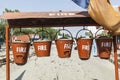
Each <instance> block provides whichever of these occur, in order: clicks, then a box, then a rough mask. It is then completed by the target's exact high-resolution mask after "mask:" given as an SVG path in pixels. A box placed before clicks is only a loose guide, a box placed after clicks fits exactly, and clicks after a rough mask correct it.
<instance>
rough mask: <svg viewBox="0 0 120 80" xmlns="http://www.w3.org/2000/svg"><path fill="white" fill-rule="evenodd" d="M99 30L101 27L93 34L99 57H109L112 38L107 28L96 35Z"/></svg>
mask: <svg viewBox="0 0 120 80" xmlns="http://www.w3.org/2000/svg"><path fill="white" fill-rule="evenodd" d="M100 30H103V28H101V29H99V30H98V31H97V32H96V34H95V37H96V39H95V41H96V44H97V51H98V55H99V57H100V58H101V59H109V58H110V54H111V50H112V42H113V39H112V38H111V36H110V34H109V32H108V31H107V30H103V32H102V34H103V33H104V35H102V36H100V34H99V35H97V33H98V32H99V31H100ZM98 36H99V37H98Z"/></svg>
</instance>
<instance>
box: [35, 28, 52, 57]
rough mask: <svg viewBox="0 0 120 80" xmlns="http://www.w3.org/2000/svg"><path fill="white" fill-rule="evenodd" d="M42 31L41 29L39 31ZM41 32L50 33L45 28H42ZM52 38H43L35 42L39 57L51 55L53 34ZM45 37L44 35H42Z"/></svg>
mask: <svg viewBox="0 0 120 80" xmlns="http://www.w3.org/2000/svg"><path fill="white" fill-rule="evenodd" d="M39 32H40V31H39ZM41 32H46V33H47V34H49V32H47V31H45V30H41ZM49 36H50V40H44V39H43V38H42V39H41V40H37V41H34V42H33V45H34V48H35V53H36V56H37V57H47V56H50V51H51V43H52V40H51V35H50V34H49ZM42 37H43V35H42Z"/></svg>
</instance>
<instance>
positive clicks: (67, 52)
mask: <svg viewBox="0 0 120 80" xmlns="http://www.w3.org/2000/svg"><path fill="white" fill-rule="evenodd" d="M62 30H65V31H67V32H69V31H68V30H66V29H61V30H59V31H58V32H60V31H62ZM58 32H57V33H58ZM57 33H56V34H57ZM69 33H70V32H69ZM70 35H71V39H65V38H64V37H63V38H62V39H56V40H55V44H56V48H57V52H58V56H59V57H60V58H69V57H71V51H72V46H73V37H72V34H71V33H70Z"/></svg>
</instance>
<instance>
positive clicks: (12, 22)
mask: <svg viewBox="0 0 120 80" xmlns="http://www.w3.org/2000/svg"><path fill="white" fill-rule="evenodd" d="M30 14H31V13H30ZM37 14H39V13H37ZM40 14H41V13H40ZM52 14H53V13H52ZM54 14H56V13H54ZM76 14H78V12H77V13H76ZM80 14H81V13H79V15H80ZM82 14H85V13H82ZM82 14H81V15H82ZM13 15H14V13H11V14H10V15H7V17H6V19H7V21H8V24H9V26H6V80H10V61H9V60H10V55H9V47H10V43H9V29H10V28H16V27H21V26H22V27H31V26H33V25H36V24H37V22H41V23H42V22H43V21H46V19H47V20H48V18H49V17H48V18H40V17H39V16H35V18H31V16H29V18H28V17H23V18H22V19H21V18H17V17H15V18H13ZM27 15H28V13H27ZM81 15H80V16H79V17H75V18H73V17H71V18H72V19H75V20H76V18H77V20H76V22H78V23H76V24H74V23H72V24H69V23H71V20H68V22H69V23H68V24H64V26H85V25H86V26H98V24H97V23H96V22H94V21H93V20H92V19H91V18H90V16H89V15H87V16H86V15H82V16H81ZM9 16H11V17H10V18H9ZM17 16H18V15H17ZM36 17H39V19H40V20H39V19H38V18H36ZM60 18H61V17H54V19H58V20H61V19H60ZM67 18H69V16H68V17H67ZM33 19H35V20H36V22H33V21H35V20H33ZM43 19H44V20H43ZM51 19H53V18H51V17H50V18H49V21H51ZM79 19H80V20H81V22H82V23H80V22H79ZM64 20H66V17H65V18H63V20H62V21H63V22H61V24H59V25H57V24H58V23H56V24H52V23H50V24H48V25H45V24H37V25H36V27H39V26H41V25H42V26H43V25H44V26H49V27H50V26H51V25H56V26H58V27H61V26H62V25H63V23H64ZM86 20H89V21H88V22H87V21H86ZM24 21H28V22H29V21H32V22H29V23H32V24H31V25H29V26H28V25H27V24H26V23H27V22H25V23H24V25H23V24H22V22H24ZM17 22H18V23H17ZM46 22H48V21H46ZM46 22H44V23H46ZM29 23H28V24H29ZM19 24H22V25H21V26H19ZM113 45H114V66H115V80H119V71H118V56H117V45H116V36H114V37H113Z"/></svg>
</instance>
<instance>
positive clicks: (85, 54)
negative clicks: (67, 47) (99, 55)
mask: <svg viewBox="0 0 120 80" xmlns="http://www.w3.org/2000/svg"><path fill="white" fill-rule="evenodd" d="M81 31H88V32H89V33H90V34H91V38H90V37H88V38H78V34H79V33H80V32H81ZM92 37H93V34H92V32H91V31H90V30H88V29H85V28H84V29H81V30H80V31H78V33H77V35H76V41H77V48H78V55H79V58H80V59H82V60H87V59H89V58H90V55H91V48H92V43H93V39H92Z"/></svg>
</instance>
